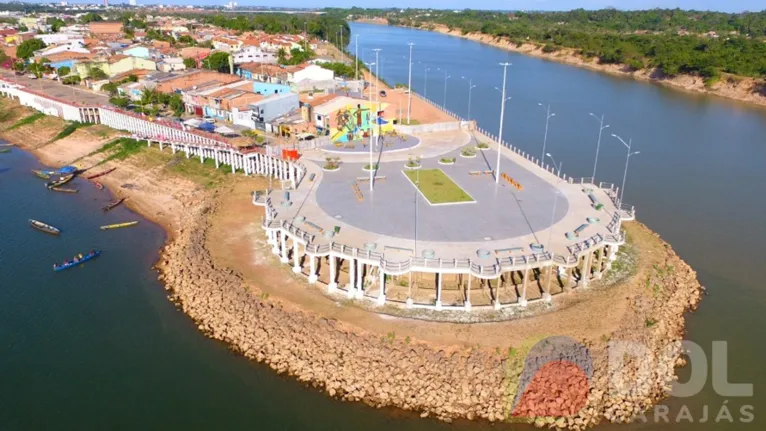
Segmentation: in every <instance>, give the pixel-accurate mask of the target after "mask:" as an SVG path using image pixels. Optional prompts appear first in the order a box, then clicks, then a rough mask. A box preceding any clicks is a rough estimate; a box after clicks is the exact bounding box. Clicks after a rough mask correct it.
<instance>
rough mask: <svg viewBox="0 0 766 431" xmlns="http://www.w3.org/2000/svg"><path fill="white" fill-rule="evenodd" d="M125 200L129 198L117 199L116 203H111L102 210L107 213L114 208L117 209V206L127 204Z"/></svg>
mask: <svg viewBox="0 0 766 431" xmlns="http://www.w3.org/2000/svg"><path fill="white" fill-rule="evenodd" d="M125 199H127V198H120V199H117V200H116V201H112V202H109V203H108V204H107V205H106V206H105V207H103V208H101V210H102V211H104V212H107V211H109V210H111V209H113V208H114V207H116V206H117V205H119V204H121V203H123V202H125Z"/></svg>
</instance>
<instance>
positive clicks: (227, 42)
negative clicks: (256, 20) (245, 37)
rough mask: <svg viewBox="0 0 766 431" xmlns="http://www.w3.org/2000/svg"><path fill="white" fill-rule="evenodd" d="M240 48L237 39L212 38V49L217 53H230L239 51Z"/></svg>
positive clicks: (240, 43)
mask: <svg viewBox="0 0 766 431" xmlns="http://www.w3.org/2000/svg"><path fill="white" fill-rule="evenodd" d="M241 47H242V41H241V40H238V39H232V38H229V37H221V36H219V37H215V38H213V48H215V49H217V50H218V51H224V52H232V51H237V50H239V49H240V48H241Z"/></svg>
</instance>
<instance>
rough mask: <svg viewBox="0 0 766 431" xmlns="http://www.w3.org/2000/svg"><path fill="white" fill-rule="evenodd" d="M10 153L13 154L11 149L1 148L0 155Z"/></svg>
mask: <svg viewBox="0 0 766 431" xmlns="http://www.w3.org/2000/svg"><path fill="white" fill-rule="evenodd" d="M10 152H11V149H10V148H0V154H2V153H10Z"/></svg>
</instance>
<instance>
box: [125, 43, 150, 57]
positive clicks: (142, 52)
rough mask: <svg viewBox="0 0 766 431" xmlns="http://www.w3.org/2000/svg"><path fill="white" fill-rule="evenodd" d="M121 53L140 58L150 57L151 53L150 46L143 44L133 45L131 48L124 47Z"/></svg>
mask: <svg viewBox="0 0 766 431" xmlns="http://www.w3.org/2000/svg"><path fill="white" fill-rule="evenodd" d="M120 54H122V55H129V56H131V57H139V58H150V57H151V55H150V53H149V48H147V47H145V46H142V45H136V46H131V47H129V48H126V49H123V50H122V51H121V52H120Z"/></svg>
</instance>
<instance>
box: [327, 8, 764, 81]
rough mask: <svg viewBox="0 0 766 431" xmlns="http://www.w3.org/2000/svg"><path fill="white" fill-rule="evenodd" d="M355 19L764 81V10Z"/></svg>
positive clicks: (671, 71) (410, 13)
mask: <svg viewBox="0 0 766 431" xmlns="http://www.w3.org/2000/svg"><path fill="white" fill-rule="evenodd" d="M330 13H331V14H337V15H341V14H342V13H345V14H351V15H354V16H367V17H385V18H387V19H388V21H389V23H390V24H392V25H407V26H415V27H422V28H428V27H429V26H432V25H434V24H441V25H444V26H447V27H448V28H449V29H451V30H459V31H461V32H462V33H464V34H465V33H470V32H480V33H484V34H488V35H491V36H495V37H498V38H499V37H503V38H507V39H509V40H510V41H512V42H515V43H516V44H517V45H521V44H522V43H525V42H532V43H537V44H539V45H541V46H543V50H544V51H546V52H555V51H557V50H559V49H562V48H571V49H574V50H575V51H576V52H577V53H578V54H580V55H582V56H584V57H586V58H598V61H599V62H601V63H616V64H624V65H626V66H628V67H630V68H632V69H635V70H637V69H643V68H647V67H656V68H658V69H659V70H661V71H662V72H663V73H664V74H666V75H670V76H673V75H676V74H679V73H689V74H699V75H701V76H703V77H705V78H706V79H707V80H708V82H709V83H713V82H715V81H716V80H717V79H718V78H719V76H720V74H721V72H725V73H731V74H735V75H741V76H751V77H759V76H764V75H766V11H764V12H757V13H740V14H727V13H720V12H697V11H684V10H679V9H672V10H670V9H654V10H645V11H618V10H614V9H603V10H597V11H586V10H583V9H577V10H573V11H568V12H497V11H473V10H464V11H457V12H455V11H441V10H416V9H407V10H404V11H400V10H398V9H397V10H392V9H377V10H364V9H347V10H345V11H343V12H340V11H338V10H335V9H333V10H331V12H330Z"/></svg>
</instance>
